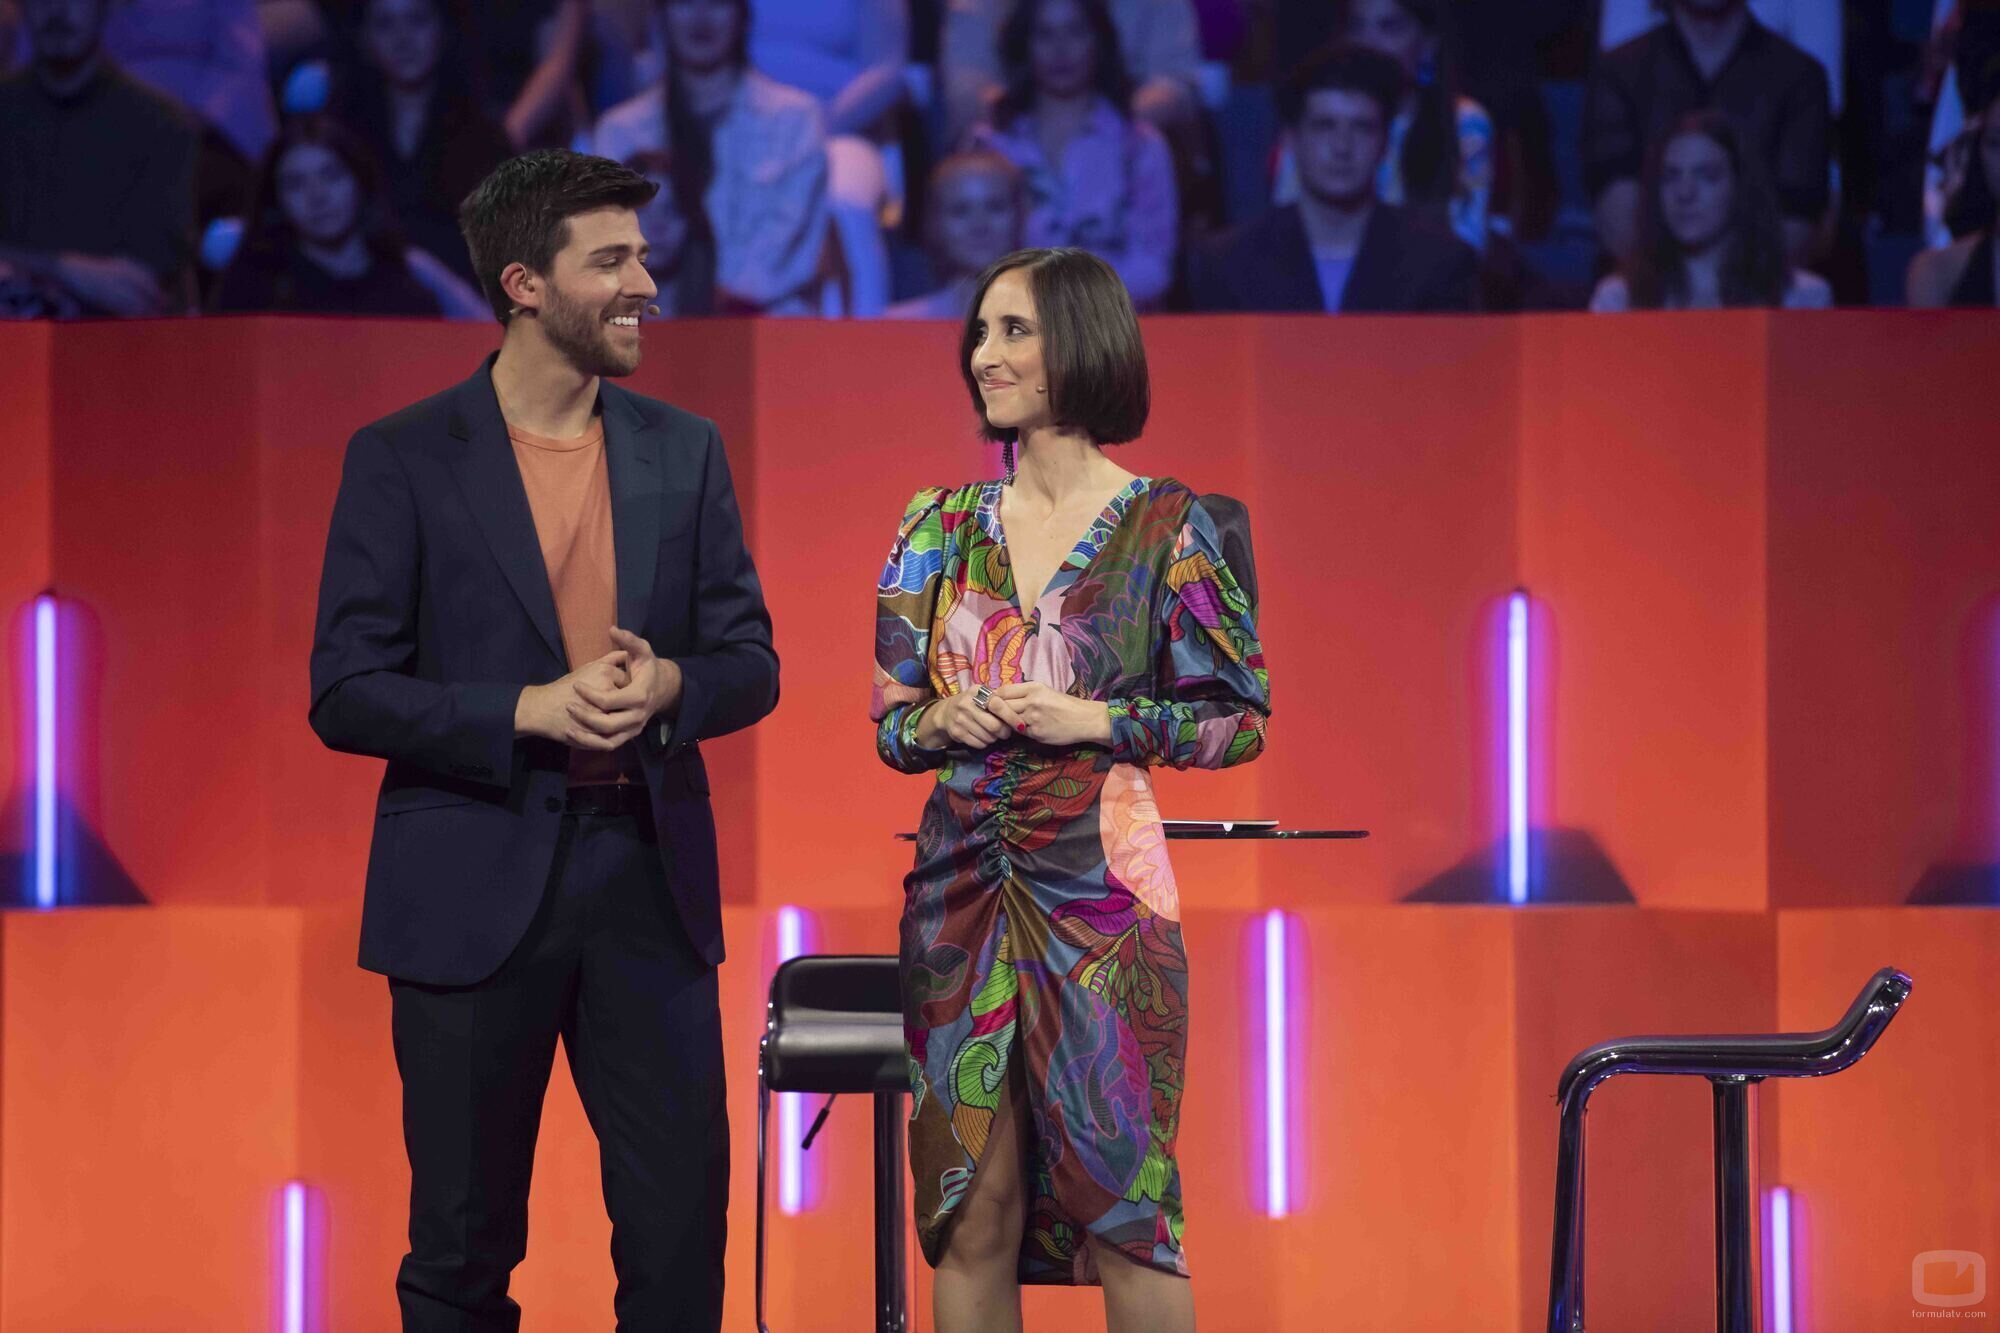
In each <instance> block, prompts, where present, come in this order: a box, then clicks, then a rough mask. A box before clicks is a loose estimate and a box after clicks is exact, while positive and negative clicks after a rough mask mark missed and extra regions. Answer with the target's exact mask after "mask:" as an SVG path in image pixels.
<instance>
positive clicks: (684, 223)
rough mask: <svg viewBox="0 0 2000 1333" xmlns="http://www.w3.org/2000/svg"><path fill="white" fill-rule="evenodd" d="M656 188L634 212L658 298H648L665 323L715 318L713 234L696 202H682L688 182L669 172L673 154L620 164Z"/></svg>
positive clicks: (642, 155) (650, 154) (643, 155)
mask: <svg viewBox="0 0 2000 1333" xmlns="http://www.w3.org/2000/svg"><path fill="white" fill-rule="evenodd" d="M625 165H626V166H628V167H630V168H632V170H634V171H636V172H638V173H639V174H640V175H641V176H644V177H645V178H646V179H647V180H649V181H651V182H653V184H654V185H656V186H658V187H659V193H657V194H655V195H654V196H653V197H652V200H651V201H650V202H648V203H647V204H646V205H645V206H644V207H643V208H641V209H640V210H639V234H640V235H642V236H644V237H645V238H646V245H647V247H648V249H647V252H646V272H648V273H650V274H651V275H652V277H653V285H654V286H655V287H658V288H659V289H660V294H659V295H658V296H656V297H654V298H653V304H655V305H657V306H659V308H660V314H661V315H662V316H663V317H665V318H667V319H686V318H690V317H695V316H700V315H712V314H714V313H715V233H714V232H712V231H710V230H709V226H708V214H707V213H705V212H703V211H702V207H701V197H700V196H699V195H691V196H689V197H688V198H686V199H683V198H682V197H681V191H682V190H684V189H687V188H688V182H687V181H686V180H685V179H684V178H683V177H682V176H681V175H680V174H679V173H678V172H676V171H675V170H674V162H673V155H672V154H671V153H664V152H646V153H640V154H638V155H637V156H636V157H634V158H633V159H632V160H631V161H629V162H627V163H626V164H625Z"/></svg>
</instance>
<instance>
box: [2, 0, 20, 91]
mask: <svg viewBox="0 0 2000 1333" xmlns="http://www.w3.org/2000/svg"><path fill="white" fill-rule="evenodd" d="M26 44H27V34H26V33H24V32H23V31H22V27H21V6H20V5H19V4H17V3H15V0H0V79H4V78H6V77H7V76H8V75H9V74H12V73H13V72H14V68H15V65H16V64H17V63H18V58H17V56H16V48H17V47H25V46H26Z"/></svg>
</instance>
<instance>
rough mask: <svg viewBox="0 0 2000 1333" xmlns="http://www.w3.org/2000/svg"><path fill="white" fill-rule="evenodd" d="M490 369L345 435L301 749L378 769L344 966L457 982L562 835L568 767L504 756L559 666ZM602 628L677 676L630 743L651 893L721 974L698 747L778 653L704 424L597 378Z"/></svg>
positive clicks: (535, 880)
mask: <svg viewBox="0 0 2000 1333" xmlns="http://www.w3.org/2000/svg"><path fill="white" fill-rule="evenodd" d="M492 366H493V358H492V357H488V358H487V360H486V362H485V364H484V365H482V366H481V367H480V368H479V370H478V372H477V373H475V374H474V375H473V376H472V378H471V379H469V380H466V381H465V382H464V383H463V384H460V385H459V386H457V387H456V388H453V389H448V390H446V391H445V392H444V393H441V394H438V395H437V396H435V397H432V398H427V399H425V400H424V401H422V402H420V403H418V404H416V405H415V406H413V407H409V408H406V409H404V410H403V411H401V412H398V413H396V414H395V415H394V416H390V417H385V418H384V419H383V420H381V421H378V422H376V423H374V424H373V425H371V426H364V427H363V428H362V429H361V430H360V431H358V432H357V433H356V434H355V436H354V438H353V440H352V441H351V442H350V443H349V444H348V446H347V462H346V466H345V468H344V470H343V472H342V474H341V481H340V494H339V498H338V499H336V500H335V502H334V507H333V525H332V530H331V531H330V532H329V533H328V535H327V544H326V564H325V566H324V568H323V570H322V571H321V576H320V591H319V616H318V623H317V627H316V629H315V631H314V637H313V652H312V711H311V714H310V717H311V722H312V727H313V730H314V731H316V732H317V733H319V737H320V739H321V740H322V741H324V742H326V744H327V745H328V746H330V747H331V748H333V749H335V750H342V751H346V752H349V753H353V754H366V755H373V756H375V757H377V758H381V759H386V760H388V761H389V767H388V771H387V772H386V773H385V774H384V775H383V778H382V788H381V793H380V795H379V796H378V798H377V800H376V806H375V810H376V814H375V835H374V845H373V847H372V848H371V850H370V852H369V857H368V886H367V893H366V897H365V899H364V901H363V905H362V914H361V966H363V967H365V968H368V969H370V970H372V971H376V972H383V973H387V974H388V975H390V976H392V977H399V978H402V979H404V980H408V981H417V982H424V983H429V984H433V985H464V984H469V983H472V982H475V981H478V980H481V979H482V978H484V977H486V976H488V975H490V974H491V973H492V972H493V971H494V970H495V969H496V968H498V967H499V965H500V964H501V963H502V962H504V961H505V960H506V958H507V955H508V954H509V953H510V952H511V951H512V950H513V948H514V946H515V945H516V944H517V943H519V942H520V940H521V938H522V936H523V935H524V934H525V933H526V932H527V929H528V924H529V922H530V921H531V920H532V919H533V918H534V915H535V909H536V907H537V906H538V905H539V903H540V902H541V898H542V891H543V887H544V885H545V882H546V881H547V879H548V876H549V868H550V862H551V859H552V858H553V855H554V852H555V845H556V833H557V830H558V828H559V826H560V823H561V820H562V818H563V815H562V809H563V793H564V790H565V788H566V786H567V782H568V778H567V774H566V768H567V764H568V755H569V751H568V749H567V747H565V746H563V745H560V744H557V743H555V742H550V741H544V740H540V739H532V738H531V739H522V740H517V739H515V736H514V706H515V703H516V701H517V700H518V698H519V696H520V693H521V689H522V687H523V686H525V685H529V684H544V683H546V682H548V681H552V680H554V679H556V678H557V677H559V676H562V675H564V674H565V673H566V672H567V671H568V669H569V666H568V663H567V661H566V660H565V657H564V652H563V641H562V629H561V626H560V625H559V624H558V622H557V620H556V603H555V595H554V593H553V592H552V591H551V590H550V587H549V578H548V567H547V565H546V564H545V563H544V561H543V558H542V549H541V543H540V541H539V539H538V538H537V536H536V533H535V523H534V517H533V515H532V514H531V513H530V512H529V510H528V494H527V489H526V488H525V487H524V486H523V485H522V482H521V474H520V470H519V468H518V466H517V465H516V463H515V461H514V451H513V447H512V445H511V443H510V442H509V440H508V438H507V426H506V422H505V421H504V420H503V419H502V417H501V415H500V405H499V400H498V399H497V398H496V397H495V396H494V392H493V381H492V378H491V374H490V372H491V369H492ZM598 394H599V397H598V402H599V407H600V410H601V413H602V416H603V421H604V449H605V456H606V460H607V463H608V466H609V472H610V482H611V514H612V540H613V546H614V549H615V558H616V562H617V579H618V592H617V599H618V623H619V624H621V625H622V626H624V627H625V628H627V629H630V630H633V631H635V632H636V633H638V634H640V635H642V636H643V637H644V638H646V639H647V640H648V641H650V642H651V643H652V645H653V650H654V651H655V652H656V653H658V654H659V655H660V656H661V657H665V658H672V659H674V660H675V661H677V662H678V663H679V664H680V669H681V675H682V679H683V681H684V686H683V692H682V695H681V701H680V705H679V708H678V709H677V710H676V711H675V713H674V715H673V716H672V717H671V718H667V717H660V718H656V719H654V720H653V721H652V722H650V723H648V724H647V726H646V729H645V731H644V732H643V733H642V734H641V737H640V739H639V741H638V742H637V747H638V752H639V759H640V763H641V766H642V767H643V769H644V771H645V779H646V786H647V788H648V790H649V791H650V793H651V800H652V807H653V813H654V817H655V823H656V825H657V827H658V829H659V837H660V853H661V859H662V860H663V861H664V863H665V868H666V878H667V883H668V885H669V887H670V891H671V893H672V895H673V900H674V904H675V906H676V907H677V908H678V910H679V913H680V919H681V922H682V924H683V925H684V926H685V927H686V928H687V932H688V935H689V937H690V939H692V941H693V943H694V947H695V948H696V949H697V950H698V951H699V952H700V953H701V955H702V956H703V957H704V958H706V959H707V960H708V961H709V962H711V963H720V962H721V961H722V911H721V900H720V895H719V893H718V887H717V871H716V850H715V821H714V818H713V815H712V814H711V812H710V810H709V801H708V773H707V770H706V769H705V768H704V767H703V764H702V758H701V751H700V750H699V749H698V748H697V747H696V742H697V741H701V740H705V739H707V738H709V737H711V736H720V735H723V734H724V733H726V732H731V731H735V730H736V729H738V728H739V727H746V726H749V725H750V724H751V723H753V722H755V721H756V720H757V719H758V718H760V717H763V716H764V715H765V714H766V713H768V712H770V711H771V709H772V708H773V707H774V706H775V705H776V704H777V701H778V658H777V655H776V653H774V652H773V651H772V648H771V620H770V616H769V614H768V613H767V612H766V611H765V609H764V595H763V591H762V589H761V588H760V587H759V585H758V582H757V572H756V570H755V569H754V568H753V567H752V565H751V562H750V555H749V552H748V551H746V550H745V549H744V546H743V522H742V516H741V514H740V512H739V511H738V509H737V505H736V494H735V490H734V488H733V487H732V486H731V484H730V478H729V464H728V461H727V460H726V459H725V457H724V456H723V451H722V442H721V439H720V438H719V437H718V435H717V433H716V429H715V426H714V425H713V423H711V422H709V421H706V420H704V419H702V418H700V417H697V416H693V415H691V414H689V413H687V412H683V411H681V410H680V409H679V408H675V407H670V406H668V405H667V404H665V403H662V402H658V401H656V400H654V399H651V398H645V397H641V396H640V395H638V394H635V393H631V392H629V391H627V390H625V389H621V388H619V387H618V386H617V385H615V384H611V383H609V382H604V383H602V384H601V385H600V388H599V390H598Z"/></svg>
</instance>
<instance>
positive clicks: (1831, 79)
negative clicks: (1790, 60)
mask: <svg viewBox="0 0 2000 1333" xmlns="http://www.w3.org/2000/svg"><path fill="white" fill-rule="evenodd" d="M1665 8H1666V6H1665V5H1663V4H1662V3H1660V0H1601V2H1600V4H1599V6H1598V17H1597V44H1598V46H1599V47H1600V48H1601V49H1603V50H1606V51H1609V50H1611V49H1612V48H1613V47H1618V46H1623V45H1624V44H1625V43H1627V42H1629V41H1631V40H1632V39H1633V38H1634V37H1638V36H1641V35H1642V34H1644V33H1647V32H1650V31H1652V30H1653V29H1654V28H1656V27H1658V26H1659V25H1660V22H1661V21H1662V20H1663V19H1664V18H1665V17H1666V15H1665V12H1664V11H1665ZM1750 12H1751V14H1753V15H1754V16H1755V17H1756V19H1757V21H1758V22H1759V23H1761V24H1763V25H1764V26H1765V27H1767V28H1769V29H1770V30H1771V31H1772V32H1775V33H1777V34H1778V36H1780V37H1782V38H1784V39H1785V40H1786V41H1788V42H1790V43H1791V44H1792V45H1793V46H1796V47H1798V48H1799V50H1801V51H1804V52H1805V53H1806V54H1807V55H1809V56H1811V57H1812V58H1813V59H1814V60H1817V61H1818V62H1819V65H1820V68H1821V69H1823V70H1825V71H1826V84H1827V102H1828V104H1829V105H1830V106H1831V107H1832V109H1833V114H1834V116H1835V117H1836V118H1838V117H1839V115H1840V93H1841V74H1842V69H1841V65H1842V63H1843V55H1842V53H1843V51H1844V49H1845V38H1846V33H1845V31H1844V27H1845V25H1844V23H1843V19H1844V15H1843V14H1842V13H1841V4H1840V0H1750Z"/></svg>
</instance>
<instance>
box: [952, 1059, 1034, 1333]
mask: <svg viewBox="0 0 2000 1333" xmlns="http://www.w3.org/2000/svg"><path fill="white" fill-rule="evenodd" d="M1016 1058H1017V1059H1018V1058H1019V1056H1018V1055H1017V1057H1016ZM1017 1083H1018V1080H1017V1079H1015V1078H1013V1077H1010V1078H1009V1079H1008V1080H1007V1084H1006V1085H1005V1086H1004V1088H1003V1093H1005V1094H1007V1095H1003V1096H1002V1097H1001V1098H1000V1109H999V1110H998V1111H997V1112H995V1114H994V1116H993V1129H992V1132H991V1133H990V1134H989V1136H988V1137H987V1141H986V1152H985V1155H984V1156H983V1157H982V1158H981V1159H980V1162H979V1170H978V1172H977V1173H975V1174H974V1176H973V1178H972V1187H971V1188H970V1189H969V1190H967V1191H966V1194H965V1197H964V1198H963V1199H961V1200H959V1204H958V1218H957V1220H956V1221H954V1222H953V1223H952V1224H951V1233H950V1235H949V1237H948V1238H947V1239H946V1241H945V1251H944V1257H943V1259H942V1260H940V1261H939V1263H938V1266H937V1271H936V1273H934V1274H933V1275H932V1282H931V1317H932V1320H933V1321H934V1322H935V1324H936V1326H937V1333H1020V1329H1021V1284H1020V1281H1019V1276H1018V1268H1017V1266H1018V1264H1019V1262H1020V1254H1021V1234H1022V1232H1023V1231H1024V1230H1025V1229H1026V1227H1027V1224H1028V1189H1027V1184H1026V1182H1025V1180H1024V1178H1023V1177H1024V1170H1025V1161H1024V1158H1025V1156H1026V1153H1025V1150H1024V1141H1025V1135H1024V1134H1023V1130H1024V1129H1025V1126H1024V1124H1023V1123H1022V1122H1023V1120H1024V1119H1025V1117H1023V1116H1022V1114H1021V1113H1020V1111H1019V1109H1018V1108H1017V1107H1016V1106H1015V1105H1014V1101H1015V1098H1014V1096H1013V1095H1011V1094H1013V1093H1014V1092H1015V1090H1016V1087H1017Z"/></svg>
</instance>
